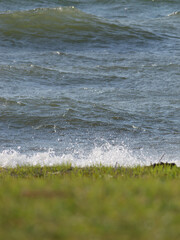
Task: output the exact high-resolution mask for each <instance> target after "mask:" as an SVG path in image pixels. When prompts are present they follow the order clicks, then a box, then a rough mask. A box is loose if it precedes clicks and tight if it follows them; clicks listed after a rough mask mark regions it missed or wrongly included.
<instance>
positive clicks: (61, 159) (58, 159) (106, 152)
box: [0, 144, 180, 168]
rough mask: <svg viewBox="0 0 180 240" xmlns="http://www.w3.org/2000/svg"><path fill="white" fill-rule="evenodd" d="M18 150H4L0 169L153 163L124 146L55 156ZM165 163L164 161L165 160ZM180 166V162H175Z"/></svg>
mask: <svg viewBox="0 0 180 240" xmlns="http://www.w3.org/2000/svg"><path fill="white" fill-rule="evenodd" d="M19 150H20V148H19V149H18V150H4V151H2V152H1V153H0V166H1V167H12V168H14V167H16V166H26V165H27V166H36V165H40V166H53V165H61V164H64V163H65V164H66V163H70V164H72V166H80V167H84V166H94V165H100V164H101V165H103V166H115V165H118V166H125V167H127V166H129V167H133V166H138V165H140V166H143V165H150V164H152V163H154V162H157V161H155V159H154V158H153V157H150V156H145V155H144V154H143V152H142V151H141V152H139V154H135V153H134V152H133V151H131V150H129V149H128V148H127V147H125V146H113V145H111V144H104V145H103V146H101V147H94V148H93V149H92V151H91V152H89V153H88V154H87V151H85V150H83V149H79V150H76V151H73V152H72V153H71V154H61V155H58V154H56V153H55V152H54V151H53V149H49V150H48V151H46V152H36V153H34V154H31V155H28V154H23V153H20V152H19ZM165 161H166V159H165ZM176 164H177V165H179V166H180V161H176Z"/></svg>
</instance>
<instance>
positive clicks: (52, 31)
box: [0, 7, 159, 47]
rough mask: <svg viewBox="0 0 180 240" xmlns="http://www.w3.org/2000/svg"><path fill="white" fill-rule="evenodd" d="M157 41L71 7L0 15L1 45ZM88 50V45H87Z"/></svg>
mask: <svg viewBox="0 0 180 240" xmlns="http://www.w3.org/2000/svg"><path fill="white" fill-rule="evenodd" d="M147 39H152V40H157V39H158V40H159V36H158V35H157V34H154V33H152V32H149V31H145V30H143V29H141V28H139V27H133V26H132V27H131V26H125V25H121V24H120V23H118V22H111V21H110V20H107V19H104V18H99V17H97V16H95V15H91V14H87V13H85V12H83V11H80V10H78V9H77V8H74V7H59V8H36V9H34V10H29V11H18V12H4V13H1V14H0V41H1V42H2V44H1V45H3V43H4V45H5V44H7V43H8V44H11V45H18V44H19V45H20V46H22V45H26V46H30V45H32V44H38V45H39V46H48V45H49V44H50V45H51V46H53V44H55V45H56V46H57V45H58V46H61V44H62V43H63V44H68V43H70V44H73V43H76V44H82V43H86V44H87V43H96V44H98V43H101V44H109V43H111V44H112V43H119V41H121V40H123V41H126V42H127V41H132V42H134V40H136V41H141V42H142V41H144V42H145V41H146V40H147ZM86 47H87V45H86Z"/></svg>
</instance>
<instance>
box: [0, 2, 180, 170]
mask: <svg viewBox="0 0 180 240" xmlns="http://www.w3.org/2000/svg"><path fill="white" fill-rule="evenodd" d="M179 79H180V2H179V1H178V0H171V1H169V0H165V1H161V0H158V1H156V0H155V1H145V0H135V1H129V0H126V1H121V0H120V1H116V0H113V1H106V0H103V1H98V0H90V1H85V0H80V1H63V0H53V1H48V0H42V1H33V0H30V1H25V0H22V1H18V3H13V2H12V1H11V0H7V1H5V2H0V166H3V167H7V166H11V167H15V166H17V165H42V166H46V165H57V164H62V163H63V162H71V163H72V164H73V165H77V166H86V165H94V164H100V163H101V164H103V165H112V166H115V164H116V163H118V164H119V165H121V166H135V165H150V164H151V163H153V162H158V161H159V160H160V159H161V160H162V161H165V162H166V161H167V162H171V161H173V162H176V163H177V164H178V165H179V163H180V81H179Z"/></svg>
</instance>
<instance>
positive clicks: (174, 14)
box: [168, 11, 180, 17]
mask: <svg viewBox="0 0 180 240" xmlns="http://www.w3.org/2000/svg"><path fill="white" fill-rule="evenodd" d="M172 16H175V17H180V11H176V12H172V13H170V14H168V17H172Z"/></svg>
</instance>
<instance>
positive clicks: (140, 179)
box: [0, 165, 180, 240]
mask: <svg viewBox="0 0 180 240" xmlns="http://www.w3.org/2000/svg"><path fill="white" fill-rule="evenodd" d="M179 183H180V169H179V168H177V167H176V166H174V167H171V166H156V167H152V166H151V167H136V168H120V167H118V168H117V169H114V168H112V167H103V166H98V167H95V166H94V167H86V168H72V167H71V166H70V165H62V166H56V167H43V168H42V167H17V168H15V169H11V168H7V169H4V168H0V239H7V240H8V239H18V240H21V239H38V240H39V239H70V240H71V239H78V240H79V239H80V240H81V239H93V240H94V239H105V240H106V239H109V240H110V239H127V240H128V239H138V240H141V239H143V240H144V239H146V240H149V239H150V240H151V239H163V240H166V239H179V236H180V227H179V226H180V187H179Z"/></svg>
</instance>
